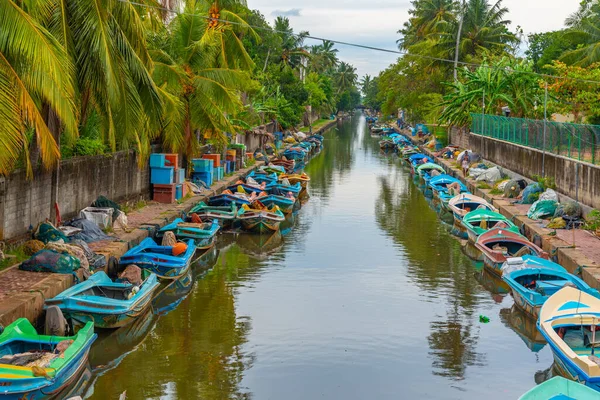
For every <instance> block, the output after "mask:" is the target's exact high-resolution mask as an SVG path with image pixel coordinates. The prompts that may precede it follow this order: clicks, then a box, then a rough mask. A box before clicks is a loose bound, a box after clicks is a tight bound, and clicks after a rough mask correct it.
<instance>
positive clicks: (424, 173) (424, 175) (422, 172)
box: [417, 163, 446, 185]
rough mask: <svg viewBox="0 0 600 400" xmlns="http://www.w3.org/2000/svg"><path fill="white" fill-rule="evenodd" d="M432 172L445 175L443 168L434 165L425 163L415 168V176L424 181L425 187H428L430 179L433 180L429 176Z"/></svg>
mask: <svg viewBox="0 0 600 400" xmlns="http://www.w3.org/2000/svg"><path fill="white" fill-rule="evenodd" d="M432 171H438V172H439V173H440V174H445V173H446V171H445V170H444V168H442V167H441V166H439V165H437V164H434V163H425V164H423V165H419V166H418V167H417V175H419V177H420V178H421V179H423V180H424V181H425V185H428V184H429V181H430V180H431V178H433V177H432V176H431V172H432Z"/></svg>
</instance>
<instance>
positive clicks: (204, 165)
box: [192, 158, 213, 172]
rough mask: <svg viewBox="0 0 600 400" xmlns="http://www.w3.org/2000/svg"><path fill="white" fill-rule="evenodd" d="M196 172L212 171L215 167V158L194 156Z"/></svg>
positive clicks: (193, 161) (193, 163)
mask: <svg viewBox="0 0 600 400" xmlns="http://www.w3.org/2000/svg"><path fill="white" fill-rule="evenodd" d="M192 165H193V166H194V172H210V171H212V169H213V160H208V159H204V158H194V159H193V160H192Z"/></svg>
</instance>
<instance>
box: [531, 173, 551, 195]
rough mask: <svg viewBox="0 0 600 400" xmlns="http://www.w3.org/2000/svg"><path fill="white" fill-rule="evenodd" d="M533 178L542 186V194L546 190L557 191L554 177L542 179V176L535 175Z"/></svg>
mask: <svg viewBox="0 0 600 400" xmlns="http://www.w3.org/2000/svg"><path fill="white" fill-rule="evenodd" d="M532 178H533V180H534V181H536V182H537V183H539V184H540V186H541V187H542V192H543V191H545V190H546V189H552V190H556V181H555V179H554V177H552V176H547V177H542V176H540V175H533V176H532Z"/></svg>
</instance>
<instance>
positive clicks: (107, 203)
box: [92, 196, 121, 221]
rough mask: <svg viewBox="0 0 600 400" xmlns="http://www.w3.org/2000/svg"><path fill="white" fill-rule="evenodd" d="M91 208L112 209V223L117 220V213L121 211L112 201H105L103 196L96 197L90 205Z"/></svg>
mask: <svg viewBox="0 0 600 400" xmlns="http://www.w3.org/2000/svg"><path fill="white" fill-rule="evenodd" d="M92 207H101V208H112V209H113V215H112V219H113V221H114V220H115V219H117V217H118V216H119V211H120V210H121V206H119V205H118V204H117V203H115V202H114V201H112V200H109V199H107V198H106V197H104V196H98V198H97V199H96V201H94V202H93V203H92Z"/></svg>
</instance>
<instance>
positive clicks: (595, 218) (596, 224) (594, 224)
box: [583, 210, 600, 231]
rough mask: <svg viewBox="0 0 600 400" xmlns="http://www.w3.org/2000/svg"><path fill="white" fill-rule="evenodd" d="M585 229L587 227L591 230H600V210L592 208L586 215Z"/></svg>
mask: <svg viewBox="0 0 600 400" xmlns="http://www.w3.org/2000/svg"><path fill="white" fill-rule="evenodd" d="M583 229H587V230H589V231H598V230H599V229H600V211H598V210H592V211H590V213H589V214H588V215H587V216H586V217H585V225H584V226H583Z"/></svg>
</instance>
